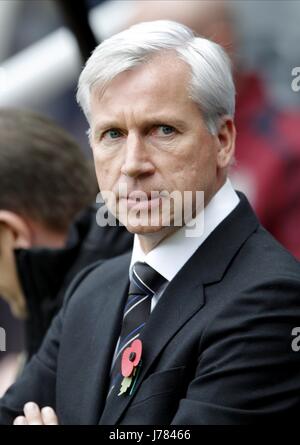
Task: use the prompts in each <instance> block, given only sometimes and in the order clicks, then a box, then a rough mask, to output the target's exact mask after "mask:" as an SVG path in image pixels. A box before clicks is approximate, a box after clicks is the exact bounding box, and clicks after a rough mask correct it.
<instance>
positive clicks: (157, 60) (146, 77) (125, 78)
mask: <svg viewBox="0 0 300 445" xmlns="http://www.w3.org/2000/svg"><path fill="white" fill-rule="evenodd" d="M190 78H191V69H190V67H189V66H188V64H187V63H186V62H185V61H183V60H182V59H181V58H180V56H179V54H178V53H176V52H175V51H170V50H169V51H161V52H159V53H156V54H152V55H149V57H148V58H146V59H145V60H144V61H143V62H141V63H139V64H138V65H136V66H133V67H132V68H130V69H127V70H125V71H122V72H120V73H118V74H116V75H115V76H114V77H113V78H112V79H110V80H107V81H104V82H103V81H102V80H101V79H100V80H98V81H96V82H95V83H94V84H93V85H92V87H91V90H90V96H91V100H94V101H95V100H96V101H100V100H101V99H102V98H103V97H104V96H107V95H108V93H109V94H114V93H116V92H119V91H120V89H121V88H122V87H123V86H124V90H123V94H124V93H125V92H126V91H125V88H128V86H129V84H130V83H131V81H133V82H134V84H135V87H134V88H133V90H131V89H130V90H129V89H128V93H129V92H130V93H134V91H135V90H137V89H138V88H139V90H140V91H141V92H142V89H144V90H145V94H147V92H148V90H150V89H151V88H154V89H160V87H161V88H162V89H164V90H166V91H167V90H169V91H170V90H171V89H172V87H173V86H174V85H176V87H177V90H178V92H179V90H181V89H182V90H184V92H185V94H186V95H188V88H187V87H188V84H189V81H190Z"/></svg>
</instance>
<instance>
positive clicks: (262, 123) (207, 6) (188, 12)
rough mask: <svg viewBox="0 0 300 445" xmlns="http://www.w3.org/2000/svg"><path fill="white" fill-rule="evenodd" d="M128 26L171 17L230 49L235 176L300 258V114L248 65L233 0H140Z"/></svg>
mask: <svg viewBox="0 0 300 445" xmlns="http://www.w3.org/2000/svg"><path fill="white" fill-rule="evenodd" d="M133 10H134V12H133V15H132V18H131V19H130V22H127V23H126V24H125V25H124V28H127V27H128V26H130V25H132V24H134V23H138V22H144V21H151V20H157V19H170V20H175V21H178V22H181V23H183V24H185V25H187V26H189V27H190V28H192V29H193V30H194V31H195V32H196V33H198V34H200V35H202V36H204V37H207V38H209V39H212V40H214V41H215V42H217V43H219V44H220V45H221V46H223V47H224V48H225V50H227V52H228V53H229V55H230V57H231V59H232V61H233V65H234V76H235V84H236V88H237V103H236V127H237V139H236V154H235V159H236V162H235V165H234V167H233V168H232V172H231V179H232V181H233V183H234V184H235V186H236V188H238V189H239V190H242V191H244V192H245V193H246V195H247V197H248V198H249V199H250V202H251V204H252V205H253V207H254V209H255V210H256V213H257V215H258V217H259V218H260V221H261V223H262V224H263V225H264V226H265V227H266V228H267V229H268V230H269V231H270V232H271V233H272V234H273V235H274V236H275V237H276V238H277V240H278V241H280V242H281V243H282V244H283V245H284V246H285V247H286V248H287V249H288V250H289V251H290V252H292V253H293V254H294V255H295V256H296V257H297V258H298V259H299V258H300V236H299V227H300V132H299V123H300V114H299V113H296V112H290V111H287V110H282V109H279V108H278V106H277V105H276V104H275V101H273V100H272V98H271V97H270V96H269V95H268V92H267V87H266V85H265V84H264V82H263V80H262V78H261V77H260V73H253V72H251V73H250V72H246V71H244V68H243V64H242V61H241V60H240V57H239V50H240V48H239V33H238V25H239V23H238V22H237V15H236V14H235V12H236V11H235V5H234V2H230V1H225V0H223V1H222V0H220V1H218V0H209V1H206V0H201V1H174V0H167V1H164V0H157V1H146V2H139V1H136V2H135V5H134V8H133Z"/></svg>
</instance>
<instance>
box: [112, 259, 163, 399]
mask: <svg viewBox="0 0 300 445" xmlns="http://www.w3.org/2000/svg"><path fill="white" fill-rule="evenodd" d="M166 282H167V280H166V279H165V278H164V277H163V276H162V275H160V274H159V273H158V272H156V270H154V269H153V268H152V267H151V266H149V265H148V264H146V263H141V262H137V263H135V264H134V266H133V268H132V279H131V282H130V286H129V293H128V299H127V302H126V305H125V308H124V314H123V322H122V329H121V334H120V338H119V342H118V345H117V348H116V352H115V356H114V359H113V363H112V370H111V379H110V389H109V392H108V397H109V396H110V395H111V393H112V391H113V389H114V388H115V387H117V390H118V389H119V387H120V384H121V381H122V375H121V358H122V353H123V351H124V350H125V349H126V348H128V347H130V345H131V343H132V342H133V341H134V340H136V339H137V338H139V336H140V334H141V332H142V330H143V328H144V326H145V324H146V322H147V319H148V318H149V315H150V312H151V300H152V297H153V295H154V294H156V293H157V292H158V291H159V289H160V288H161V286H162V285H163V284H164V283H166ZM114 392H115V391H114Z"/></svg>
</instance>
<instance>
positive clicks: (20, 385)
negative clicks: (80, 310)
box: [0, 263, 98, 425]
mask: <svg viewBox="0 0 300 445" xmlns="http://www.w3.org/2000/svg"><path fill="white" fill-rule="evenodd" d="M96 264H98V263H96ZM93 267H95V265H91V266H89V267H87V268H86V269H84V270H83V271H82V272H81V273H80V274H79V275H78V276H77V277H76V278H75V279H74V281H73V282H72V284H71V285H70V287H69V289H68V291H67V292H66V296H65V299H64V304H63V307H62V309H61V310H60V312H59V313H58V314H57V316H56V317H55V318H54V320H53V322H52V324H51V327H50V329H49V331H48V333H47V335H46V337H45V339H44V341H43V343H42V345H41V347H40V349H39V351H38V353H37V354H36V355H34V356H33V358H32V359H31V360H30V362H29V363H28V364H27V365H26V367H25V369H24V371H23V373H22V374H21V376H20V377H19V378H18V380H17V381H16V383H15V384H14V385H12V386H11V387H10V388H9V390H8V391H7V392H6V394H5V395H4V397H3V398H2V399H1V400H0V425H12V424H13V421H14V419H15V418H16V417H17V416H19V415H23V407H24V405H25V403H27V402H30V401H33V402H36V403H37V404H38V405H39V406H40V407H44V406H51V407H52V408H54V410H55V408H56V406H55V405H56V367H57V357H58V352H59V345H60V337H61V334H62V329H63V322H64V314H65V311H66V308H67V305H68V302H69V300H70V298H71V296H72V295H73V293H74V291H75V290H76V288H77V287H78V285H79V284H80V283H81V282H82V280H83V279H84V278H85V276H86V275H87V274H88V273H89V272H90V270H91V269H92V268H93Z"/></svg>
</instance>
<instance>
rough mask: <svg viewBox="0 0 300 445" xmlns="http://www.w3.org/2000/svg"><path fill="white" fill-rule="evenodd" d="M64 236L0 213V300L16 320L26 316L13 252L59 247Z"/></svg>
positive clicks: (8, 212)
mask: <svg viewBox="0 0 300 445" xmlns="http://www.w3.org/2000/svg"><path fill="white" fill-rule="evenodd" d="M65 238H66V236H65V235H64V236H63V235H58V234H55V233H53V232H51V231H49V230H47V229H46V228H44V227H43V226H41V225H39V224H35V223H33V222H32V221H29V220H27V219H25V218H22V217H20V216H19V215H17V214H15V213H13V212H10V211H6V210H0V297H1V298H3V299H4V300H5V301H7V303H9V305H10V308H11V311H12V313H13V314H14V315H15V316H16V317H18V318H24V317H25V316H26V303H25V297H24V294H23V290H22V286H21V283H20V280H19V277H18V272H17V267H16V259H15V253H14V250H15V249H29V248H32V247H37V246H45V247H63V246H64V244H65Z"/></svg>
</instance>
